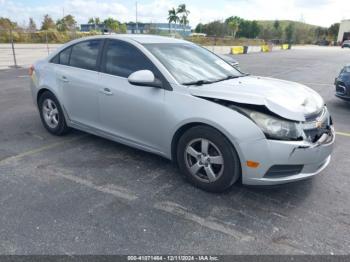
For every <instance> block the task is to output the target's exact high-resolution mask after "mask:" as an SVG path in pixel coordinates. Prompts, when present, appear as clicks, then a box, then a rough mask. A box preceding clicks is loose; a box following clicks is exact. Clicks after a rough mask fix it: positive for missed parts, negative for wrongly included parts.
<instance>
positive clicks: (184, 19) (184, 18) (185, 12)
mask: <svg viewBox="0 0 350 262" xmlns="http://www.w3.org/2000/svg"><path fill="white" fill-rule="evenodd" d="M177 13H178V14H182V16H181V18H180V24H182V28H183V31H185V27H186V25H188V22H189V21H188V19H187V17H188V15H189V14H190V11H189V10H187V9H186V5H185V4H181V5H179V6H178V7H177Z"/></svg>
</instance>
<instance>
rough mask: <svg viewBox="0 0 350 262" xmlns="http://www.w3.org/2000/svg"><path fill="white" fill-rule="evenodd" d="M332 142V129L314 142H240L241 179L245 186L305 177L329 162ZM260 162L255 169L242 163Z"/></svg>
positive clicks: (291, 180)
mask: <svg viewBox="0 0 350 262" xmlns="http://www.w3.org/2000/svg"><path fill="white" fill-rule="evenodd" d="M334 141H335V132H334V128H333V127H332V126H331V127H330V128H329V131H328V132H326V133H324V134H322V136H320V137H319V138H318V140H317V141H315V142H313V143H310V142H307V141H278V140H268V139H263V140H259V141H251V142H246V143H241V144H240V148H241V154H242V155H243V159H244V160H243V159H242V182H243V184H247V185H276V184H282V183H288V182H293V181H297V180H301V179H305V178H308V177H311V176H314V175H316V174H318V173H320V172H321V171H322V170H323V169H324V168H326V167H327V165H328V164H329V162H330V159H331V153H332V150H333V144H334ZM248 160H254V161H255V162H259V163H260V164H259V166H258V167H257V168H249V167H248V166H247V165H245V162H246V161H248Z"/></svg>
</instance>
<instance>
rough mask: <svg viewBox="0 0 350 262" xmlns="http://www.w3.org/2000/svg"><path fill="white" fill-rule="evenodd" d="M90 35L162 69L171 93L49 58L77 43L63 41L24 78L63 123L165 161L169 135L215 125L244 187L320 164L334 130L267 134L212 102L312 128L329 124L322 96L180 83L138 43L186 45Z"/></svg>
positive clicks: (305, 172)
mask: <svg viewBox="0 0 350 262" xmlns="http://www.w3.org/2000/svg"><path fill="white" fill-rule="evenodd" d="M94 38H98V39H101V38H102V39H103V38H112V39H119V40H122V41H126V42H128V43H130V44H132V45H134V46H135V47H137V48H138V49H139V50H141V51H142V52H143V54H144V55H146V56H147V57H148V58H149V59H150V60H151V61H152V62H153V64H154V65H155V66H156V67H157V68H158V70H159V71H160V72H161V73H162V74H163V76H164V77H165V78H166V80H167V81H168V82H169V84H170V86H171V89H172V90H166V89H162V88H155V87H148V86H135V85H132V84H130V83H129V82H128V79H127V78H123V77H118V76H114V75H109V74H105V73H102V72H96V71H90V70H85V69H80V68H75V67H70V66H65V65H60V64H53V63H50V62H49V61H50V59H51V58H53V57H54V56H55V55H56V54H57V53H58V52H60V51H61V50H63V49H64V48H65V47H66V46H68V45H72V44H74V43H77V42H79V41H82V40H75V41H73V42H69V43H67V44H66V45H63V46H62V47H61V48H59V49H58V50H57V51H55V52H54V53H52V54H51V55H50V56H49V57H47V58H46V59H44V60H40V61H38V62H37V63H36V64H35V65H34V67H35V74H34V75H33V77H32V81H31V90H32V95H33V99H34V101H35V103H37V97H38V93H39V92H40V90H43V89H48V90H50V91H51V92H52V93H53V94H54V95H55V96H56V97H57V98H58V100H59V102H60V104H61V106H62V108H63V110H64V113H65V118H66V121H67V124H68V126H70V127H73V128H77V129H80V130H83V131H86V132H88V133H92V134H95V135H98V136H102V137H105V138H108V139H110V140H113V141H117V142H120V143H123V144H126V145H129V146H132V147H136V148H139V149H142V150H145V151H148V152H152V153H155V154H158V155H161V156H163V157H165V158H168V159H173V158H174V146H176V145H174V141H175V140H174V139H175V138H176V135H177V133H178V132H179V131H180V130H182V129H183V128H186V127H188V126H191V125H194V124H198V123H202V124H206V125H209V126H212V127H214V128H216V129H217V130H219V131H220V132H221V133H222V134H223V135H225V136H226V137H227V138H228V139H229V141H230V142H231V143H232V145H233V146H234V147H235V149H236V151H237V153H238V155H239V158H240V162H241V169H242V182H243V183H244V184H249V185H273V184H280V183H286V182H292V181H296V180H300V179H304V178H307V177H311V176H313V175H315V174H318V173H320V172H321V171H322V170H323V169H324V168H325V167H326V166H327V165H328V163H329V161H330V158H331V156H330V155H331V152H332V147H333V143H334V132H333V133H332V134H331V135H325V136H322V137H321V138H320V139H319V141H313V142H311V141H308V140H303V141H283V140H271V139H267V138H266V136H265V135H264V133H263V132H262V130H261V128H259V127H258V126H257V125H256V124H255V123H254V122H253V121H252V120H251V119H249V118H248V117H246V116H245V115H244V114H242V113H240V112H239V111H236V110H232V108H229V107H227V106H223V105H222V104H220V103H217V102H216V101H218V100H221V99H222V100H224V101H232V102H234V103H235V104H238V105H239V104H249V105H261V106H266V108H268V110H270V111H271V112H273V113H274V114H276V115H278V116H281V117H283V118H285V119H289V120H293V121H298V122H302V123H304V124H305V125H307V124H309V125H314V124H315V123H316V125H317V123H318V122H319V121H321V120H320V118H322V119H323V120H322V121H325V122H327V124H331V123H330V121H331V119H330V116H329V113H328V111H327V108H326V107H325V106H324V102H323V99H322V98H321V97H320V96H319V95H318V94H317V93H316V92H314V91H313V90H311V89H310V88H308V87H306V86H303V85H301V84H297V83H293V82H288V81H283V80H277V79H272V78H264V77H256V76H246V77H242V78H237V79H231V80H227V81H222V82H218V83H213V84H208V85H202V86H184V85H182V84H180V83H178V82H177V81H176V79H175V78H174V77H173V76H172V74H170V72H169V71H168V70H167V69H166V68H165V66H164V65H163V64H162V63H161V62H160V61H159V60H158V59H157V58H156V57H155V56H153V55H152V53H151V52H150V51H148V50H147V49H146V48H145V47H144V46H143V44H145V43H187V44H191V43H189V42H186V41H183V40H177V39H172V38H166V37H158V36H147V35H108V36H98V37H93V38H88V39H94ZM85 40H86V39H85ZM106 88H108V89H106ZM105 90H109V92H106V91H105ZM316 113H317V117H316V118H313V119H312V120H310V121H309V120H308V119H309V116H310V115H313V114H314V115H315V114H316ZM250 160H254V161H256V162H259V163H260V165H259V167H258V168H251V167H249V166H248V165H247V161H250ZM275 165H302V169H301V170H300V172H297V173H292V174H290V175H288V176H275V177H274V176H271V177H266V174H267V172H268V170H269V169H270V168H271V167H273V166H275Z"/></svg>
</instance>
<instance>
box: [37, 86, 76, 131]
mask: <svg viewBox="0 0 350 262" xmlns="http://www.w3.org/2000/svg"><path fill="white" fill-rule="evenodd" d="M38 106H39V112H40V118H41V122H42V123H43V125H44V127H45V128H46V130H47V131H49V132H50V133H51V134H53V135H56V136H62V135H65V134H67V133H68V132H69V131H70V128H69V127H68V126H67V124H66V120H65V118H64V114H63V111H62V108H61V106H60V103H59V102H58V100H57V98H56V97H55V95H54V94H52V93H51V92H49V91H46V92H44V93H43V94H42V95H41V96H40V97H39V100H38Z"/></svg>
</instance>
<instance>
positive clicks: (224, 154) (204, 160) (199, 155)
mask: <svg viewBox="0 0 350 262" xmlns="http://www.w3.org/2000/svg"><path fill="white" fill-rule="evenodd" d="M177 161H178V165H179V168H180V170H181V172H182V174H183V175H184V176H185V178H186V179H187V180H188V181H189V182H190V183H191V184H193V185H194V186H196V187H199V188H201V189H203V190H206V191H209V192H216V193H218V192H223V191H225V190H226V189H228V188H229V187H230V186H232V184H234V183H235V182H236V181H237V180H238V179H239V178H240V176H241V165H240V160H239V157H238V154H237V152H236V150H235V149H234V147H233V146H232V144H231V143H230V141H229V140H228V139H227V138H226V137H225V136H224V135H223V134H222V133H220V132H219V131H217V130H216V129H214V128H212V127H209V126H204V125H201V126H196V127H193V128H191V129H189V130H187V131H186V132H185V133H184V134H183V135H182V137H181V138H180V140H179V143H178V146H177Z"/></svg>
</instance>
